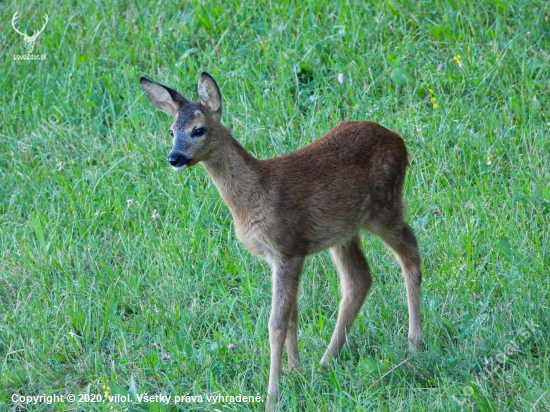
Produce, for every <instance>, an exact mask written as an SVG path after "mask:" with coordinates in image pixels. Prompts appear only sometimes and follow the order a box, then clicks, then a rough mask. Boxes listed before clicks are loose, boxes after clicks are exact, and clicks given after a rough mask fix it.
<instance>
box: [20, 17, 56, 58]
mask: <svg viewBox="0 0 550 412" xmlns="http://www.w3.org/2000/svg"><path fill="white" fill-rule="evenodd" d="M18 14H19V13H18V12H15V14H14V15H13V18H12V19H11V25H12V26H13V29H14V30H15V31H16V32H17V33H19V34H20V35H21V36H23V41H24V42H25V48H26V49H27V53H28V54H27V55H17V54H14V55H13V59H14V60H44V59H45V58H46V55H45V54H42V55H36V54H32V51H33V50H34V45H35V43H36V39H37V38H38V35H39V34H40V33H42V32H43V31H44V29H45V28H46V25H47V24H48V21H49V20H50V19H49V17H48V15H47V14H44V19H45V21H44V25H43V26H42V28H41V29H40V30H38V31H37V30H34V31H33V33H32V36H29V35H28V34H27V31H26V30H25V32H20V31H19V29H18V28H17V27H15V21H16V20H17V18H18V16H17V15H18Z"/></svg>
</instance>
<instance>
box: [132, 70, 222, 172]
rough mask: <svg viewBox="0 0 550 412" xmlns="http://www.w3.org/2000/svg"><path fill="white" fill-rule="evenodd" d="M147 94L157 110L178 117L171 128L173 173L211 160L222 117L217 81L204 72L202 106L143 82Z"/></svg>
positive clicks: (199, 88)
mask: <svg viewBox="0 0 550 412" xmlns="http://www.w3.org/2000/svg"><path fill="white" fill-rule="evenodd" d="M140 82H141V86H142V87H143V90H144V91H145V94H146V95H147V97H148V98H149V100H150V101H151V103H153V104H154V105H155V106H156V107H157V109H159V110H160V111H163V112H164V113H166V114H169V115H172V116H174V117H175V121H174V123H173V124H172V127H171V128H170V134H171V135H172V140H173V144H174V145H173V148H172V150H171V151H170V154H169V159H168V161H169V163H170V165H172V167H173V168H174V170H183V169H185V168H187V167H188V166H193V165H195V164H197V163H198V162H200V161H202V160H206V159H208V157H209V156H210V155H211V154H212V153H213V152H214V151H215V150H216V149H217V148H218V146H219V138H220V133H221V130H220V129H222V128H223V126H222V125H221V123H220V121H221V117H222V97H221V94H220V90H219V89H218V85H217V84H216V81H215V80H214V79H213V78H212V77H211V76H210V75H209V74H208V73H206V72H203V73H202V75H201V77H200V79H199V85H198V92H199V98H200V102H199V103H191V102H189V101H188V100H187V99H186V98H185V97H183V96H182V95H181V94H180V93H179V92H177V91H176V90H173V89H171V88H169V87H166V86H164V85H162V84H159V83H155V82H153V81H151V80H149V79H147V78H145V77H141V79H140Z"/></svg>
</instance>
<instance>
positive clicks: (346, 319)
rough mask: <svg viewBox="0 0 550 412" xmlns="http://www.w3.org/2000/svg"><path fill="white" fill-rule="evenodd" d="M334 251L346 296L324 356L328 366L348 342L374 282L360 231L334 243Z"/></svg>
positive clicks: (322, 363)
mask: <svg viewBox="0 0 550 412" xmlns="http://www.w3.org/2000/svg"><path fill="white" fill-rule="evenodd" d="M330 254H331V256H332V259H333V261H334V263H335V265H336V269H337V270H338V274H339V275H340V286H341V289H342V300H341V301H340V307H339V309H338V320H337V321H336V327H335V329H334V333H333V334H332V338H331V339H330V344H329V346H328V348H327V350H326V352H325V354H324V355H323V358H322V359H321V365H322V366H323V367H324V368H326V367H327V365H328V362H329V357H330V356H333V357H336V356H338V354H339V353H340V350H341V349H342V347H343V346H344V343H346V334H347V333H349V331H350V329H351V326H352V325H353V321H354V320H355V318H356V316H357V314H358V313H359V310H360V309H361V306H362V305H363V302H364V301H365V298H366V296H367V293H368V292H369V289H370V287H371V285H372V277H371V274H370V269H369V265H368V263H367V260H366V259H365V255H364V253H363V248H362V246H361V239H360V238H359V235H355V236H354V237H353V238H352V239H351V240H350V241H349V242H348V243H346V244H344V245H338V246H333V247H331V248H330Z"/></svg>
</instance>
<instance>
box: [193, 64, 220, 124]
mask: <svg viewBox="0 0 550 412" xmlns="http://www.w3.org/2000/svg"><path fill="white" fill-rule="evenodd" d="M198 92H199V97H200V99H201V104H202V105H203V106H206V107H208V108H209V109H210V111H211V112H212V115H213V116H214V120H216V121H217V122H219V121H220V120H221V118H222V95H221V93H220V89H219V88H218V85H217V84H216V81H215V80H214V79H213V78H212V76H210V75H209V74H208V73H206V72H202V74H201V78H200V79H199V86H198Z"/></svg>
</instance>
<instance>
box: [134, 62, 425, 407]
mask: <svg viewBox="0 0 550 412" xmlns="http://www.w3.org/2000/svg"><path fill="white" fill-rule="evenodd" d="M144 82H145V85H144V88H145V89H146V91H147V90H148V89H147V88H149V92H148V97H149V98H150V99H151V101H152V102H153V103H154V104H155V105H156V106H157V107H159V105H160V106H162V107H164V108H165V107H167V106H166V105H167V104H173V105H176V106H177V107H179V109H178V110H177V113H176V115H177V118H176V122H175V123H174V125H173V126H172V128H173V129H175V130H178V131H180V132H181V134H180V135H179V139H180V141H178V135H176V137H175V143H174V148H177V147H179V148H180V149H181V148H182V147H185V149H184V152H182V153H181V154H182V155H184V156H186V157H189V158H191V160H190V162H189V165H192V164H196V163H198V162H200V163H201V164H202V165H203V166H204V168H205V169H206V171H207V172H208V174H209V175H210V177H211V178H212V180H213V182H214V184H215V185H216V187H217V189H218V191H219V193H220V195H221V196H222V198H223V200H224V201H225V203H226V204H227V206H228V207H229V210H230V211H231V214H232V215H233V218H234V220H235V226H236V232H237V237H238V238H239V240H240V241H241V242H242V243H243V244H244V245H245V246H246V248H247V249H249V250H250V251H251V252H253V253H254V254H256V255H258V256H260V257H262V258H264V259H265V260H267V261H268V262H269V264H270V266H271V268H272V276H273V291H272V311H271V316H270V319H269V340H270V344H271V369H270V375H269V387H268V400H267V409H270V408H271V407H272V406H273V405H274V404H275V403H276V402H277V401H278V380H279V379H280V377H281V359H282V351H283V342H284V341H285V339H286V343H287V350H288V363H289V368H290V369H298V368H299V355H298V345H297V321H298V303H297V301H296V297H297V293H298V284H299V280H300V274H301V272H302V266H303V263H304V259H305V256H307V255H310V254H313V253H316V252H319V251H321V250H325V249H328V248H330V253H331V256H332V258H333V260H334V262H335V264H336V267H337V270H338V273H339V275H340V278H341V288H342V300H341V302H340V308H339V313H338V320H337V322H336V328H335V331H334V334H333V336H332V339H331V342H330V344H329V347H328V348H327V351H326V352H325V354H324V356H323V358H322V360H321V364H322V365H324V366H325V367H326V366H327V364H328V362H329V360H330V357H332V356H334V357H335V356H337V355H338V353H339V352H340V350H341V349H342V346H343V345H344V343H345V340H346V333H348V332H349V330H350V329H351V326H352V324H353V321H354V320H355V317H356V316H357V313H358V312H359V310H360V308H361V306H362V304H363V301H364V299H365V297H366V295H367V293H368V291H369V288H370V286H371V284H372V279H371V275H370V270H369V266H368V264H367V261H366V259H365V256H364V253H363V250H362V247H361V241H360V238H359V236H358V232H359V230H360V229H361V228H364V229H367V230H369V231H371V232H372V233H374V234H376V235H377V236H379V237H380V238H381V239H382V241H383V242H384V243H385V244H386V245H387V246H388V247H389V248H390V249H391V250H392V251H393V253H394V254H395V255H396V257H397V259H398V261H399V262H400V264H401V267H402V271H403V277H404V279H405V285H406V289H407V302H408V306H409V338H410V341H411V345H412V347H413V348H415V347H417V346H418V345H420V342H421V337H422V330H421V325H420V284H421V270H420V254H419V251H418V246H417V243H416V239H415V237H414V234H413V232H412V230H411V228H410V227H409V225H407V223H406V222H405V220H404V215H403V202H402V188H403V182H404V178H405V172H406V168H407V165H408V160H407V149H406V147H405V143H404V142H403V139H402V138H401V137H400V136H399V135H398V134H396V133H394V132H391V131H389V130H387V129H386V128H384V127H382V126H380V125H378V124H376V123H372V122H365V121H363V122H344V123H340V124H339V125H337V126H336V127H334V128H333V129H332V130H330V131H329V132H328V133H327V134H325V135H324V136H322V137H321V138H319V139H317V140H316V141H314V142H313V143H311V144H310V145H308V146H306V147H304V148H301V149H299V150H297V151H295V152H292V153H289V154H286V155H284V156H280V157H276V158H273V159H267V160H258V159H256V158H254V157H253V156H251V155H250V154H249V153H247V152H246V150H245V149H244V148H243V147H242V146H241V145H240V144H239V143H238V142H237V141H236V140H235V139H234V138H233V136H232V134H231V132H230V131H229V130H228V129H226V128H225V127H223V126H222V125H221V123H220V119H221V96H220V95H219V90H218V87H217V85H216V83H215V81H214V80H213V79H212V78H211V77H210V76H209V75H208V74H206V73H203V75H202V76H201V79H200V82H199V95H200V97H201V107H202V109H201V111H202V114H201V115H197V116H195V117H192V118H191V117H189V116H190V115H182V113H183V112H184V107H189V105H194V104H192V103H188V102H187V100H185V99H184V98H183V96H179V94H178V95H177V96H176V97H175V99H174V101H170V102H169V103H167V102H166V101H162V102H160V103H159V102H157V103H159V104H157V103H155V100H154V99H152V98H151V94H153V95H154V94H155V93H157V91H156V89H155V88H156V87H157V86H160V87H163V88H165V89H167V90H169V91H170V93H169V95H172V97H174V96H173V93H172V92H174V91H173V90H172V89H169V88H166V87H165V86H161V85H157V84H156V83H153V82H150V81H148V80H146V79H145V80H142V85H143V84H144ZM147 82H148V83H147ZM162 93H163V91H162V90H161V89H159V90H158V94H159V95H162ZM175 93H177V92H175ZM163 96H164V95H163ZM166 96H168V94H166ZM166 96H164V97H166ZM180 97H181V98H180ZM178 102H183V103H180V104H179V106H178V105H177V103H178ZM159 108H160V107H159ZM161 110H163V109H162V108H161ZM163 111H164V110H163ZM170 111H172V109H170ZM187 111H189V112H190V110H187ZM180 116H181V117H180ZM195 118H196V119H197V120H195ZM190 119H191V120H190ZM184 124H185V125H184ZM197 127H204V128H205V129H206V135H205V137H203V138H202V139H197V140H195V141H193V140H192V139H191V138H189V136H188V135H189V133H191V132H190V130H194V129H196V128H197ZM193 128H194V129H193ZM178 145H179V146H178ZM175 150H176V149H173V152H172V153H175ZM176 154H177V153H176Z"/></svg>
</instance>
